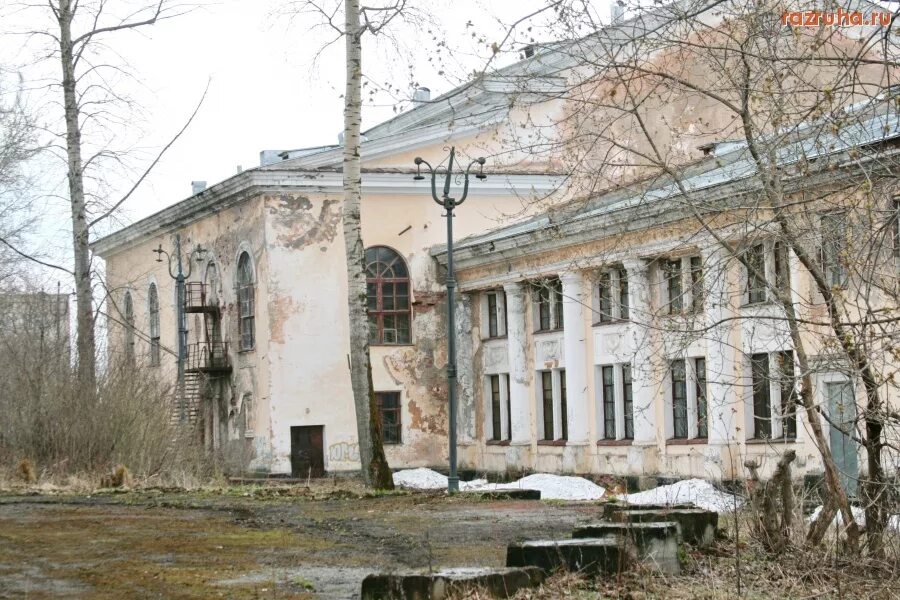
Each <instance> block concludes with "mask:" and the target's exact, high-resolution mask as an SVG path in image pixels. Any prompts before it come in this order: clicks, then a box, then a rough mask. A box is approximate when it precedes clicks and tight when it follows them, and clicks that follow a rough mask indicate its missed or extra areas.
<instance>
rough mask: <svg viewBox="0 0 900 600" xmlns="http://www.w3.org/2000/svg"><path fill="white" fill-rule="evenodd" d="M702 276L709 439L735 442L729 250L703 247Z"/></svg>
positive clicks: (735, 355) (735, 343)
mask: <svg viewBox="0 0 900 600" xmlns="http://www.w3.org/2000/svg"><path fill="white" fill-rule="evenodd" d="M701 254H702V257H703V270H704V273H703V280H704V285H705V287H706V290H705V291H706V302H705V310H706V322H707V324H708V326H709V329H708V332H709V333H708V338H707V341H706V390H707V399H706V405H707V415H708V418H709V443H710V444H728V443H733V442H735V441H736V440H735V436H736V433H737V432H736V429H735V425H736V418H737V417H736V413H735V411H734V410H733V409H736V408H737V406H738V402H739V401H740V400H741V394H740V393H739V390H740V389H741V386H740V385H738V384H739V383H740V382H739V381H738V379H737V378H738V371H737V365H738V360H739V357H740V342H739V340H737V339H736V336H735V330H736V325H738V321H737V320H735V319H734V317H735V306H734V301H735V299H736V292H735V290H734V289H733V288H734V283H733V282H732V281H731V278H730V276H729V275H730V274H729V270H730V269H729V268H728V267H729V265H730V264H731V263H733V262H734V261H733V260H731V256H730V253H729V252H728V251H727V250H726V249H725V248H722V247H721V246H719V245H718V244H716V245H712V246H709V247H708V248H705V249H703V251H702V253H701Z"/></svg>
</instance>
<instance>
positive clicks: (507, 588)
mask: <svg viewBox="0 0 900 600" xmlns="http://www.w3.org/2000/svg"><path fill="white" fill-rule="evenodd" d="M543 581H544V572H543V571H542V570H540V569H538V568H536V567H523V568H505V569H504V568H499V569H490V568H460V569H444V570H441V571H435V572H433V573H428V572H422V571H415V572H405V573H383V574H373V575H369V576H367V577H366V578H365V579H363V582H362V591H361V594H360V598H361V600H442V599H444V598H448V597H450V596H451V595H453V596H459V595H465V594H467V593H469V592H471V591H472V590H475V589H478V590H479V592H482V593H487V594H489V595H490V596H489V597H491V598H509V597H510V596H513V595H515V593H516V592H517V591H518V590H520V589H523V588H529V587H536V586H538V585H540V584H541V583H542V582H543Z"/></svg>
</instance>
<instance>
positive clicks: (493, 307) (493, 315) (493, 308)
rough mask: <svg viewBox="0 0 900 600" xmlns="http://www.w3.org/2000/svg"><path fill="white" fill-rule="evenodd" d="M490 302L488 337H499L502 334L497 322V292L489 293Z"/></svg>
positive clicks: (488, 299)
mask: <svg viewBox="0 0 900 600" xmlns="http://www.w3.org/2000/svg"><path fill="white" fill-rule="evenodd" d="M487 303H488V337H497V336H498V335H500V328H499V324H498V322H497V294H493V293H490V294H488V295H487Z"/></svg>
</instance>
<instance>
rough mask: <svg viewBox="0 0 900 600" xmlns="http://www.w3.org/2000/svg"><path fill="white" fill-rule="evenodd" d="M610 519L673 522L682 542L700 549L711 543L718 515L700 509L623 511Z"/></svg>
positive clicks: (627, 521)
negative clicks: (676, 525) (676, 526)
mask: <svg viewBox="0 0 900 600" xmlns="http://www.w3.org/2000/svg"><path fill="white" fill-rule="evenodd" d="M612 519H613V520H614V521H616V522H620V523H650V522H660V521H673V522H675V523H677V524H678V531H679V533H680V534H681V540H682V541H683V542H685V543H687V544H691V545H693V546H697V547H701V548H702V547H705V546H709V545H710V544H712V543H713V541H714V540H715V539H716V527H718V526H719V513H716V512H713V511H709V510H703V509H702V508H679V509H661V510H624V511H618V512H615V513H613V515H612Z"/></svg>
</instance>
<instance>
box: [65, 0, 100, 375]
mask: <svg viewBox="0 0 900 600" xmlns="http://www.w3.org/2000/svg"><path fill="white" fill-rule="evenodd" d="M73 16H74V10H73V8H72V6H71V0H60V1H59V6H58V9H57V11H56V18H57V21H58V22H59V33H60V35H59V49H60V59H61V60H60V62H61V63H62V87H63V108H64V110H65V119H66V158H67V165H68V180H69V203H70V204H71V208H72V253H73V260H74V265H73V267H74V269H73V274H74V276H75V304H76V323H77V326H76V346H75V347H76V350H77V353H78V377H79V379H80V381H81V382H82V383H83V384H85V385H86V386H87V387H88V389H93V387H94V384H95V377H96V371H95V361H96V341H95V339H94V306H93V297H92V293H91V256H90V249H89V248H88V241H89V240H88V233H89V226H88V221H87V212H86V205H85V196H84V173H83V168H84V165H83V162H82V159H81V125H80V123H79V108H78V96H77V94H76V92H75V85H76V79H75V56H74V44H73V42H72V18H73Z"/></svg>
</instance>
